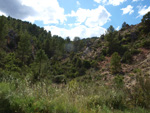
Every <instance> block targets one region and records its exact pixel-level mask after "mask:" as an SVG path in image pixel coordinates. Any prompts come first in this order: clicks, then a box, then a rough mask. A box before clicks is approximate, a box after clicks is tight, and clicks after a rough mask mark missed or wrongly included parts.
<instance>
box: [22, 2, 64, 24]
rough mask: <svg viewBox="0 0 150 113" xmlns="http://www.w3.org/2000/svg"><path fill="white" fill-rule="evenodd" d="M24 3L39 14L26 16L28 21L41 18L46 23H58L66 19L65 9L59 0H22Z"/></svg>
mask: <svg viewBox="0 0 150 113" xmlns="http://www.w3.org/2000/svg"><path fill="white" fill-rule="evenodd" d="M22 4H23V5H26V6H30V7H32V8H33V9H34V10H35V11H36V12H37V15H35V16H30V17H28V18H26V19H25V20H27V21H31V22H34V21H35V20H41V21H43V22H44V24H50V23H55V24H57V23H63V22H64V21H65V20H66V17H65V15H64V9H63V8H61V7H60V6H59V3H58V1H57V0H22Z"/></svg>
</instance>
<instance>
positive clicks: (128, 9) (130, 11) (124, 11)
mask: <svg viewBox="0 0 150 113" xmlns="http://www.w3.org/2000/svg"><path fill="white" fill-rule="evenodd" d="M121 10H122V11H123V15H125V14H128V13H129V14H130V15H131V14H132V13H133V12H134V10H133V6H131V5H128V6H127V7H126V8H122V9H121Z"/></svg>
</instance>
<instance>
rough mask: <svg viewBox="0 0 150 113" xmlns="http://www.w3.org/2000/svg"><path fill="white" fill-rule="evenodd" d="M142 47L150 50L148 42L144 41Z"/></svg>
mask: <svg viewBox="0 0 150 113" xmlns="http://www.w3.org/2000/svg"><path fill="white" fill-rule="evenodd" d="M142 47H144V48H146V49H149V48H150V40H144V41H143V42H142Z"/></svg>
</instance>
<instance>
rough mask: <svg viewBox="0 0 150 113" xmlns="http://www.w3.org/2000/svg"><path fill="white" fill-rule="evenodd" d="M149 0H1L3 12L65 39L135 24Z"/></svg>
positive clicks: (148, 9) (102, 32)
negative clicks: (111, 27) (124, 24)
mask: <svg viewBox="0 0 150 113" xmlns="http://www.w3.org/2000/svg"><path fill="white" fill-rule="evenodd" d="M149 11H150V0H0V15H5V16H11V17H13V18H16V19H21V20H23V21H29V22H31V23H34V24H36V25H37V26H40V27H43V28H44V29H45V30H47V31H51V33H52V35H59V36H61V37H63V38H66V37H68V36H69V37H70V38H71V39H72V40H73V39H74V37H80V38H88V37H95V36H97V37H99V36H100V35H101V34H104V33H105V32H106V30H107V28H108V27H109V26H110V25H113V27H114V28H115V29H116V30H119V29H120V28H121V26H122V23H123V22H126V23H127V24H129V25H135V24H138V23H140V22H141V19H142V17H143V15H145V14H146V13H147V12H149Z"/></svg>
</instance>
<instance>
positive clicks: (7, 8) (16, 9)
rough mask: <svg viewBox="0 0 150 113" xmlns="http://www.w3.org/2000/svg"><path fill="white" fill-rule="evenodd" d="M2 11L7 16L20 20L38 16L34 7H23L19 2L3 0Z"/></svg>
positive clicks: (0, 4)
mask: <svg viewBox="0 0 150 113" xmlns="http://www.w3.org/2000/svg"><path fill="white" fill-rule="evenodd" d="M0 11H1V14H5V16H6V15H7V16H12V17H14V18H18V19H24V18H26V17H28V16H31V15H34V14H36V11H35V10H34V9H33V8H32V7H29V6H26V5H23V4H22V3H21V2H20V1H19V0H1V1H0Z"/></svg>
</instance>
